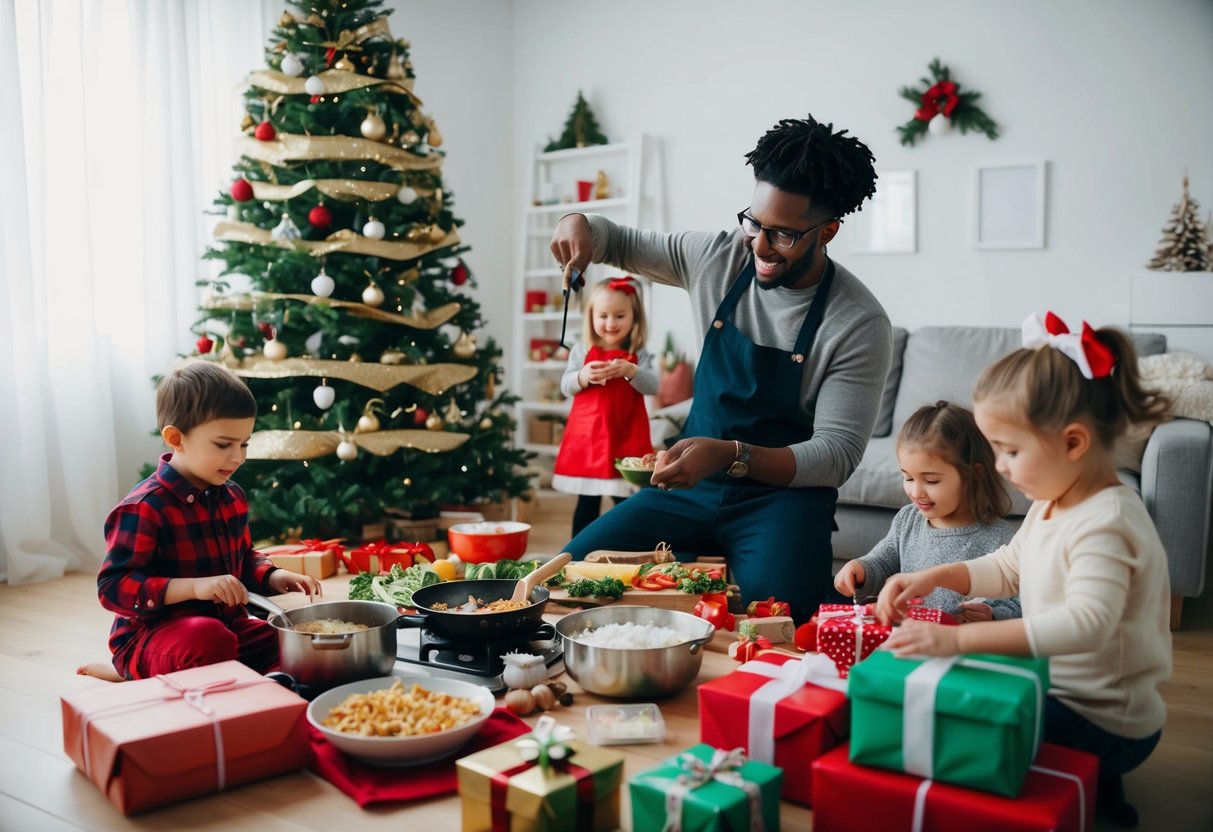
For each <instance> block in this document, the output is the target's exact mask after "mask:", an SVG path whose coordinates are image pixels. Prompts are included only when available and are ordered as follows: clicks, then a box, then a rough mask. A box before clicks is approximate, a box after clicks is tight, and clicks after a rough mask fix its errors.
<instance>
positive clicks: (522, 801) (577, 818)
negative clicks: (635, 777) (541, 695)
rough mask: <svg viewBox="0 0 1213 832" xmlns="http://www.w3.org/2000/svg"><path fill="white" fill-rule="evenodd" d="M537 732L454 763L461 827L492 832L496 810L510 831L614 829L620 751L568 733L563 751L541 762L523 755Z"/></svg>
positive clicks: (468, 831)
mask: <svg viewBox="0 0 1213 832" xmlns="http://www.w3.org/2000/svg"><path fill="white" fill-rule="evenodd" d="M545 718H546V719H550V717H541V719H545ZM537 728H538V726H537ZM566 730H567V729H566ZM536 736H537V734H527V735H526V736H525V737H521V738H519V739H516V740H511V741H510V742H506V743H502V744H501V745H496V746H493V747H492V748H486V749H485V750H483V751H478V752H476V753H475V754H471V755H469V756H467V757H464V758H463V759H462V760H459V761H458V762H457V763H456V770H457V773H458V781H459V794H460V797H461V800H462V802H463V832H490V831H491V830H492V829H494V828H495V827H494V826H493V815H494V812H496V813H497V814H498V817H499V820H500V819H501V818H503V817H508V820H507V821H506V822H507V823H508V828H509V830H510V832H558V830H566V829H567V830H570V832H571V830H575V829H593V830H595V832H597V830H603V831H604V832H605V830H614V829H618V828H619V785H620V782H621V780H622V778H623V757H622V756H621V755H620V754H618V753H616V752H613V751H610V750H608V749H605V748H598V747H596V746H593V745H590V744H589V743H585V742H582V741H580V740H577V739H568V740H565V741H563V745H564V746H566V748H567V750H568V755H567V757H565V758H564V759H560V760H556V759H553V760H551V761H550V762H548V764H547V765H543V764H541V762H540V761H533V760H532V761H528V760H527V759H525V752H524V751H523V747H525V746H526V745H527V744H528V742H529V743H530V744H531V745H534V744H535V742H536V741H535V739H534V738H535V737H536ZM520 743H521V744H522V745H521V746H520V745H519V744H520ZM495 779H496V780H497V783H494V780H495ZM581 824H585V825H581Z"/></svg>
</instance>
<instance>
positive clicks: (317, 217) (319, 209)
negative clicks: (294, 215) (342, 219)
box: [307, 205, 333, 231]
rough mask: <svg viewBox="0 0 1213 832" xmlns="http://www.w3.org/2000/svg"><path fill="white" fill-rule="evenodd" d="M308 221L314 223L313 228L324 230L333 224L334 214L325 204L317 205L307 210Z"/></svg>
mask: <svg viewBox="0 0 1213 832" xmlns="http://www.w3.org/2000/svg"><path fill="white" fill-rule="evenodd" d="M307 221H308V222H310V223H311V224H312V228H315V229H316V230H317V231H324V230H325V229H327V228H328V227H329V226H330V225H332V224H333V214H332V212H331V211H329V209H328V208H325V207H324V206H323V205H317V206H316V207H315V208H313V209H312V210H310V211H308V212H307Z"/></svg>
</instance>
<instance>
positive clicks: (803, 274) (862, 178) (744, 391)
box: [552, 116, 892, 621]
mask: <svg viewBox="0 0 1213 832" xmlns="http://www.w3.org/2000/svg"><path fill="white" fill-rule="evenodd" d="M846 133H847V131H846V130H841V131H839V132H837V133H834V132H833V125H832V124H821V123H819V122H817V121H816V120H814V119H813V117H812V116H809V117H808V118H807V119H804V120H800V119H785V120H783V121H780V122H779V124H777V125H776V126H775V127H774V128H773V129H771V130H770V131H768V132H767V133H766V134H765V135H764V136H763V137H762V138H761V139H759V141H758V145H757V146H756V147H755V148H754V150H752V151H751V152H750V153H748V154H746V160H747V163H748V164H750V165H752V166H753V168H754V177H755V179H756V184H755V187H754V194H753V196H752V198H751V200H750V205H749V207H747V208H746V209H745V210H743V211H741V212H739V213H738V214H737V220H738V227H736V228H734V229H733V230H732V231H730V232H682V233H678V234H657V233H654V232H648V231H639V230H636V229H632V228H626V227H622V226H618V225H616V224H614V223H612V222H611V221H609V220H607V219H606V218H604V217H600V216H594V215H583V214H569V215H568V216H565V217H563V218H561V220H560V223H559V224H558V225H557V227H556V231H555V233H554V235H553V237H552V253H553V254H554V255H555V256H556V259H557V261H558V262H559V263H560V264H561V265H562V266H563V267H564V268H565V275H566V283H567V281H568V278H569V275H570V274H571V272H572V271H573V270H584V269H585V267H586V266H587V265H588V264H589V263H590V262H604V263H609V264H610V265H612V266H616V267H618V268H621V269H623V270H625V271H628V272H631V273H633V274H643V275H646V276H648V277H649V278H651V279H652V280H654V281H655V282H658V283H665V284H669V285H673V286H681V287H683V288H684V289H686V290H687V292H688V293H689V294H690V297H691V305H692V308H693V310H694V317H695V325H696V328H697V331H698V334H699V335H700V337H702V338H703V348H702V351H701V353H700V357H699V364H698V367H697V369H696V372H695V400H694V402H693V404H692V406H691V412H690V415H689V417H688V418H687V422H686V425H685V427H684V429H683V433H682V436H683V437H685V438H683V439H680V440H679V441H678V442H677V443H675V444H674V446H673V447H671V448H670V450H669V451H667V452H666V453H665V454H663V455H662V456H661V458H660V459H659V460H658V462H657V465H656V468H655V470H654V472H653V477H652V482H653V484H654V485H656V486H657V488H656V489H646V490H643V491H641V492H640V493H638V494H636V495H634V496H633V497H630V498H629V499H627V500H625V501H624V502H623V503H621V504H620V505H619V506H617V507H615V508H614V509H612V510H611V511H610V512H609V513H607V514H605V515H604V516H603V517H601V518H599V519H598V520H597V521H596V522H594V523H592V524H591V525H590V526H589V527H588V528H586V529H585V530H584V531H582V532H581V533H580V534H578V535H577V536H576V537H575V538H574V539H573V540H572V541H571V542H570V543H569V544H568V546H567V551H570V552H572V553H573V556H574V557H576V558H582V557H584V556H585V555H586V554H588V553H589V552H592V551H594V550H596V549H623V550H636V551H643V550H646V549H651V548H653V547H654V546H655V545H656V544H657V543H658V542H660V541H666V542H668V543H669V544H670V545H671V546H672V547H673V548H674V550H675V551H677V552H683V553H693V554H724V555H725V556H726V558H727V560H728V564H729V568H730V570H731V577H732V579H733V580H734V581H735V582H736V583H737V584H738V585H739V586H740V587H741V591H742V596H743V600H746V601H749V600H754V599H764V598H766V597H768V596H771V595H774V596H776V598H778V599H780V600H786V601H788V602H789V603H790V604H791V606H792V613H793V617H794V618H796V619H797V620H798V621H802V620H806V619H807V618H808V617H809V616H810V615H811V614H812V613H813V611H814V610H815V609H816V605H817V604H819V603H820V602H821V601H822V599H823V598H826V597H827V596H828V594H829V593H830V588H831V584H832V581H831V577H830V564H831V560H832V551H831V545H830V533H831V531H832V529H833V528H834V506H835V503H836V501H837V497H838V491H837V489H838V487H839V486H840V485H842V483H844V482H845V481H846V480H847V478H848V477H849V476H850V475H851V473H852V472H853V471H854V470H855V467H856V466H857V465H858V464H859V461H860V459H861V457H862V456H863V452H864V448H865V447H866V446H867V442H868V438H869V436H870V435H871V433H872V426H873V425H874V423H875V420H876V414H877V411H878V410H879V408H880V397H881V392H882V390H883V388H884V382H885V376H886V375H887V373H888V370H889V362H890V356H891V350H892V332H891V327H890V325H889V319H888V316H887V315H886V314H885V312H884V309H883V308H882V307H881V305H880V303H879V302H878V301H877V300H876V298H875V297H874V296H873V295H872V294H871V292H870V291H868V289H867V288H866V287H865V286H864V285H863V284H862V283H860V282H859V281H858V280H857V279H856V278H855V277H854V276H853V275H852V274H851V273H850V272H848V271H847V270H846V269H844V268H842V267H841V266H838V265H837V264H835V263H834V262H833V261H832V260H831V259H830V258H829V257H827V256H826V245H827V244H828V243H829V242H830V241H831V240H833V239H834V236H835V235H836V234H837V233H838V230H839V226H840V224H841V221H842V218H843V217H844V216H846V215H847V214H850V213H852V212H854V211H856V210H858V209H859V207H860V203H861V202H862V201H863V200H864V199H867V198H869V197H871V196H872V194H874V193H875V191H876V188H875V180H876V173H875V171H874V170H873V168H872V162H873V161H874V159H873V156H872V154H871V151H869V150H868V148H867V147H866V146H865V145H864V144H863V143H861V142H860V141H859V140H858V139H855V138H853V137H849V136H847V135H846Z"/></svg>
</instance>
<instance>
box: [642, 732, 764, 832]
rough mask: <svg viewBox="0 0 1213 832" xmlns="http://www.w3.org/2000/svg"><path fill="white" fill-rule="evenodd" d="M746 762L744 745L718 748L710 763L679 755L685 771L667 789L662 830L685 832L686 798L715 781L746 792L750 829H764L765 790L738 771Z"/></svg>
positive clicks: (760, 830)
mask: <svg viewBox="0 0 1213 832" xmlns="http://www.w3.org/2000/svg"><path fill="white" fill-rule="evenodd" d="M745 761H746V755H745V749H744V748H734V749H733V750H732V751H724V750H722V749H719V748H717V749H715V751H713V753H712V759H711V760H709V761H707V762H705V761H703V760H701V759H699V758H698V757H696V756H695V755H694V754H691V753H690V752H684V753H682V754H679V755H678V765H679V766H681V767H682V769H683V771H684V772H685V773H683V774H680V775H678V779H677V780H675V781H674V783H673V785H672V786H670V790H669V791H668V792H666V795H665V826H663V827H662V828H661V832H682V802H683V799H684V798H685V797H686V796H687V794H689V793H690V792H691V791H693V790H694V789H697V788H699V787H700V786H702V785H705V784H707V783H710V782H712V781H713V780H715V781H716V782H717V783H723V784H724V785H726V786H732V787H733V788H735V789H741V790H742V791H744V792H745V795H746V802H747V803H748V804H749V809H750V832H765V829H766V824H765V823H764V821H763V817H762V789H761V787H759V785H758V784H757V783H751V782H750V781H749V780H746V779H745V778H744V777H742V776H741V774H740V771H739V770H740V769H741V767H742V766H743V765H744V764H745Z"/></svg>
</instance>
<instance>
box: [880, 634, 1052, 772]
mask: <svg viewBox="0 0 1213 832" xmlns="http://www.w3.org/2000/svg"><path fill="white" fill-rule="evenodd" d="M956 665H964V666H965V667H973V668H979V669H982V670H990V671H993V672H995V673H1009V674H1011V675H1014V676H1022V677H1023V678H1025V679H1028V680H1029V681H1031V682H1032V684H1033V685H1034V686H1035V688H1036V725H1035V729H1034V731H1033V734H1032V757H1035V756H1036V752H1037V751H1038V750H1040V738H1041V717H1042V715H1043V713H1044V697H1045V692H1044V688H1043V687H1042V686H1041V684H1040V677H1039V676H1037V675H1036V674H1035V673H1033V672H1032V671H1030V670H1028V669H1027V668H1024V667H1019V666H1017V665H1013V664H1002V663H1001V662H990V661H985V660H984V659H975V658H972V657H969V656H949V657H947V658H931V659H927V660H925V661H924V662H923V663H922V664H920V665H919V666H918V667H916V668H914V669H913V670H912V671H910V675H909V676H907V677H906V685H905V700H904V703H903V706H902V726H901V746H902V748H901V757H902V767H903V769H904V770H905V772H906V773H907V774H916V775H918V776H919V777H926V778H931V777H934V776H935V772H934V770H935V695H936V693H937V692H938V690H939V683H940V681H941V680H942V679H943V677H944V676H945V675H947V673H948V671H949V670H951V669H952V668H953V667H955V666H956Z"/></svg>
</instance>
